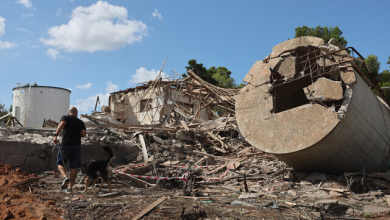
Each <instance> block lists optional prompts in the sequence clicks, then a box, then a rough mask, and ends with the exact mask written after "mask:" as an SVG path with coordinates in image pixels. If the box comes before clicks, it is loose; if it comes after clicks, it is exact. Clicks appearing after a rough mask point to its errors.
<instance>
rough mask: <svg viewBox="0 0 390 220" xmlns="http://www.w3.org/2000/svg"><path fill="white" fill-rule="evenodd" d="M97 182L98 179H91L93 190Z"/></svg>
mask: <svg viewBox="0 0 390 220" xmlns="http://www.w3.org/2000/svg"><path fill="white" fill-rule="evenodd" d="M97 180H98V177H96V178H95V179H93V182H92V187H94V188H95V185H96V183H97Z"/></svg>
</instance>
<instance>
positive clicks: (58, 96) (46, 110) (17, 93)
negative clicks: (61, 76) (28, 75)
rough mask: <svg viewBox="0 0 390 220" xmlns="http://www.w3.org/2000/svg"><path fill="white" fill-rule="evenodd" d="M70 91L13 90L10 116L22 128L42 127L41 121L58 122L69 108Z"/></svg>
mask: <svg viewBox="0 0 390 220" xmlns="http://www.w3.org/2000/svg"><path fill="white" fill-rule="evenodd" d="M70 93H71V92H70V90H68V89H63V88H58V87H49V86H22V87H16V88H13V94H12V99H13V104H12V106H13V108H12V116H14V117H16V118H17V119H18V120H19V121H20V123H21V124H22V125H23V126H24V127H42V125H43V121H44V120H45V119H46V120H47V119H51V120H54V121H57V122H59V120H60V119H61V116H62V115H66V114H67V111H68V109H69V106H70Z"/></svg>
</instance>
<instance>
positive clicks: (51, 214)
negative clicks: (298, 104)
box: [0, 164, 64, 220]
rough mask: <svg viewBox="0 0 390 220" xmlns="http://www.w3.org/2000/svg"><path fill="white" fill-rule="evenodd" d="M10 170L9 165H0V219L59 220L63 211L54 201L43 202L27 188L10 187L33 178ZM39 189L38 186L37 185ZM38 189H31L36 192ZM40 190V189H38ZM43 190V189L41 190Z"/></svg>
mask: <svg viewBox="0 0 390 220" xmlns="http://www.w3.org/2000/svg"><path fill="white" fill-rule="evenodd" d="M34 177H37V175H29V174H26V173H22V172H20V170H18V169H16V170H12V165H11V164H5V165H4V164H0V198H1V200H0V213H1V214H0V219H39V220H44V219H59V218H60V216H61V215H63V213H64V211H63V209H62V208H61V207H59V206H58V204H57V201H56V200H45V199H42V197H41V196H40V195H39V194H35V193H30V190H29V189H28V188H23V189H18V188H15V187H12V186H13V185H14V184H16V183H19V182H21V181H23V180H25V179H29V178H34ZM37 187H39V184H37ZM37 189H38V188H35V187H34V188H32V190H37ZM39 190H41V189H39ZM42 190H45V189H42Z"/></svg>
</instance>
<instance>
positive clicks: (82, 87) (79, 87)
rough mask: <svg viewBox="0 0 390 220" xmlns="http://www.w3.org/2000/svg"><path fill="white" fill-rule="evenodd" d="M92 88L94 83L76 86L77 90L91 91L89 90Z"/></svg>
mask: <svg viewBox="0 0 390 220" xmlns="http://www.w3.org/2000/svg"><path fill="white" fill-rule="evenodd" d="M91 86H92V83H87V84H85V85H81V86H80V85H77V86H76V89H89V88H91Z"/></svg>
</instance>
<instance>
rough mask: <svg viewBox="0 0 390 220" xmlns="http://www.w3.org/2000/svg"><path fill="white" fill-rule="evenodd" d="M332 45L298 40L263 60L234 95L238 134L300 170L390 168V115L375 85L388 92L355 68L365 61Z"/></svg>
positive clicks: (310, 39) (313, 39)
mask: <svg viewBox="0 0 390 220" xmlns="http://www.w3.org/2000/svg"><path fill="white" fill-rule="evenodd" d="M332 43H336V45H337V41H336V40H334V39H332V40H331V41H330V42H325V41H324V40H322V39H320V38H316V37H300V38H294V39H291V40H288V41H285V42H283V43H280V44H278V45H276V46H275V47H274V48H273V52H272V53H271V54H270V55H269V56H267V57H266V58H265V59H264V60H263V61H257V62H256V63H255V64H254V65H253V67H252V68H251V69H250V70H249V73H248V74H247V76H246V77H245V81H246V82H247V83H248V85H247V86H246V87H244V88H243V89H241V90H240V92H239V93H238V94H237V95H236V96H235V100H236V103H235V104H236V106H235V107H236V108H235V110H236V117H237V123H238V126H239V129H240V132H241V134H242V135H243V136H244V138H245V140H246V141H248V142H249V143H250V144H251V145H252V146H254V147H256V148H258V149H259V150H261V151H264V152H267V153H271V154H273V155H275V156H276V157H277V158H279V159H281V160H283V161H285V162H286V163H287V164H288V165H290V166H292V167H293V168H294V169H296V170H301V171H306V172H324V173H329V174H341V173H344V172H359V171H361V170H363V169H365V170H366V171H367V172H375V171H383V170H386V169H387V167H388V165H389V164H390V163H389V156H388V154H389V152H390V141H389V140H390V134H389V133H388V130H389V126H388V125H389V124H390V114H389V111H390V109H389V107H388V105H387V104H386V103H385V102H384V101H383V100H382V99H381V98H379V97H377V96H376V95H375V94H374V93H373V92H372V91H371V88H370V87H372V88H375V89H376V90H377V91H378V93H379V94H380V95H381V97H382V98H383V97H384V96H383V92H382V91H381V89H380V88H379V86H378V85H377V84H376V83H375V82H371V81H370V80H368V78H367V77H366V75H364V74H363V73H362V71H361V69H360V68H359V67H358V66H357V65H356V63H355V62H363V63H364V61H362V60H363V59H362V57H358V58H355V57H352V56H350V55H349V54H348V53H347V52H346V49H343V48H341V47H339V46H335V45H332ZM353 50H354V49H353ZM355 52H356V50H355ZM353 54H354V53H353ZM357 54H358V53H357ZM359 56H360V55H359ZM363 67H364V66H363ZM364 68H366V67H364ZM366 72H369V70H367V71H366ZM369 86H370V87H369ZM367 106H370V108H367Z"/></svg>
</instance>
